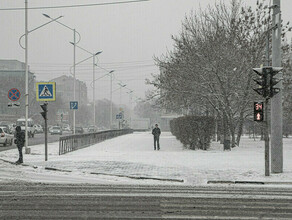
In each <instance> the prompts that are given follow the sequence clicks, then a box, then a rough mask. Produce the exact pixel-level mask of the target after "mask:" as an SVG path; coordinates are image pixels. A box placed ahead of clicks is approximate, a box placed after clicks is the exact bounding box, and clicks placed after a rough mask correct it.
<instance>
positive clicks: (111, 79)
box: [94, 65, 114, 128]
mask: <svg viewBox="0 0 292 220" xmlns="http://www.w3.org/2000/svg"><path fill="white" fill-rule="evenodd" d="M96 66H97V67H99V68H100V69H103V70H105V71H106V72H108V73H107V74H105V75H103V76H101V77H99V78H97V79H96V80H99V79H101V78H103V77H105V76H108V75H109V76H110V128H111V127H112V122H113V102H112V99H113V94H112V93H113V91H112V87H113V74H112V73H113V72H114V70H111V71H108V70H107V69H105V68H103V67H101V66H98V65H96ZM96 80H94V81H96Z"/></svg>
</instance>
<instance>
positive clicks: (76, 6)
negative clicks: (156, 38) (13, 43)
mask: <svg viewBox="0 0 292 220" xmlns="http://www.w3.org/2000/svg"><path fill="white" fill-rule="evenodd" d="M145 1H150V0H133V1H124V2H105V3H95V4H81V5H59V6H42V7H31V8H28V9H52V8H79V7H92V6H103V5H117V4H129V3H136V2H145ZM17 10H25V8H0V11H17Z"/></svg>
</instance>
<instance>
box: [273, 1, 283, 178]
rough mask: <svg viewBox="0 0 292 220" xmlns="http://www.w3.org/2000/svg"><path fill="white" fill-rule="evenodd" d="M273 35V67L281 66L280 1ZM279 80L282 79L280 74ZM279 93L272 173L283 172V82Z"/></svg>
mask: <svg viewBox="0 0 292 220" xmlns="http://www.w3.org/2000/svg"><path fill="white" fill-rule="evenodd" d="M272 32H273V34H272V66H274V67H280V66H281V10H280V0H273V31H272ZM277 78H280V79H281V78H282V74H281V73H280V74H278V76H277ZM277 87H278V88H280V91H279V93H278V94H277V95H276V96H274V97H273V98H272V99H271V171H272V173H282V172H283V134H282V133H283V128H282V126H283V119H282V115H283V107H282V88H283V85H282V81H280V82H279V84H278V86H277Z"/></svg>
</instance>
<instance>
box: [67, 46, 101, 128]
mask: <svg viewBox="0 0 292 220" xmlns="http://www.w3.org/2000/svg"><path fill="white" fill-rule="evenodd" d="M70 44H72V45H74V43H73V42H70ZM75 46H76V47H78V48H80V49H81V50H83V51H85V52H87V53H89V54H91V56H90V57H88V58H86V59H84V60H82V61H80V62H78V63H76V64H75V66H77V65H78V64H80V63H83V62H85V61H86V60H89V59H91V58H93V65H92V78H93V80H92V82H93V92H92V99H93V124H94V125H96V119H95V65H96V64H95V57H96V56H97V55H99V54H101V53H102V51H98V52H96V53H91V52H89V51H87V50H85V49H84V48H82V47H80V46H77V45H75ZM70 72H71V70H70Z"/></svg>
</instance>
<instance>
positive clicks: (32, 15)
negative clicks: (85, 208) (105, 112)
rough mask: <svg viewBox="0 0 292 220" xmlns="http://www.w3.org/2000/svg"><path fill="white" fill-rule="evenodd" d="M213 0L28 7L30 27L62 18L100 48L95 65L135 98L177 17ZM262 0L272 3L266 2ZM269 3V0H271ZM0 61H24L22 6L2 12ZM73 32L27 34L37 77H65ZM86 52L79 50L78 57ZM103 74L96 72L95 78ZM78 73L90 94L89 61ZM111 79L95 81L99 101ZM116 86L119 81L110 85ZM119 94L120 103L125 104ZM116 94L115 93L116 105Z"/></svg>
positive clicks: (65, 0)
mask: <svg viewBox="0 0 292 220" xmlns="http://www.w3.org/2000/svg"><path fill="white" fill-rule="evenodd" d="M118 1H120V2H122V1H126V0H70V1H69V0H50V1H47V0H28V3H29V7H39V6H59V5H75V4H87V3H89V4H92V3H109V2H118ZM215 2H216V0H150V1H147V2H141V3H129V4H117V5H106V6H93V7H78V8H60V9H38V10H29V25H28V26H29V30H31V29H33V28H35V27H37V26H40V25H42V24H43V23H45V22H47V21H48V19H47V18H45V17H44V16H43V15H42V13H46V14H48V15H50V16H51V17H54V18H55V17H58V16H60V15H62V16H64V17H63V18H61V19H60V20H59V21H60V22H63V23H64V24H66V25H68V26H70V27H72V28H75V29H76V30H77V31H78V32H79V33H80V34H81V41H80V43H79V44H78V45H79V46H81V47H83V48H85V49H87V50H89V51H91V52H97V51H100V50H102V51H103V53H102V54H100V55H99V56H98V57H99V65H100V66H102V67H104V68H106V69H108V70H112V69H113V70H115V78H116V79H118V80H121V81H123V82H124V83H125V84H127V87H128V88H130V89H132V90H133V91H134V94H135V96H136V97H142V98H143V97H144V94H145V91H146V90H147V89H150V87H149V86H146V85H145V78H149V77H150V74H151V73H157V72H158V69H157V67H155V66H154V63H153V56H154V55H156V56H160V55H161V54H163V53H165V52H166V51H167V49H169V50H171V49H172V43H173V42H172V41H171V35H172V34H174V35H175V34H177V33H179V31H180V29H181V21H182V20H183V19H184V17H185V15H186V14H189V13H190V11H191V10H192V9H194V10H197V9H198V8H199V7H200V6H201V7H202V8H205V7H206V6H207V5H208V4H211V5H212V4H214V3H215ZM243 2H244V3H245V4H248V5H252V6H255V4H256V0H244V1H243ZM266 2H270V0H267V1H266ZM271 2H272V0H271ZM281 4H282V5H281V7H282V16H283V19H284V21H291V20H292V14H291V12H290V11H291V9H292V1H291V0H282V1H281ZM15 7H17V8H18V7H24V0H13V1H11V0H1V1H0V9H3V8H15ZM0 30H1V41H0V59H16V60H20V61H24V50H23V49H21V47H20V46H19V44H18V39H19V37H20V36H21V35H22V34H24V10H13V11H5V10H1V11H0ZM70 41H73V32H72V31H70V30H69V29H66V28H64V27H63V26H60V25H59V24H57V23H51V24H49V25H47V26H45V27H43V28H41V29H39V30H36V31H35V32H32V33H30V34H29V47H28V48H29V65H30V68H31V70H32V71H33V72H35V73H36V76H37V80H48V79H52V78H54V77H58V76H61V75H63V74H65V75H69V69H70V66H72V64H73V46H72V45H71V44H69V42H70ZM88 56H90V55H89V54H87V53H85V52H83V51H82V50H79V49H77V51H76V61H77V62H78V61H80V60H83V59H85V58H87V57H88ZM105 73H106V72H105V71H104V70H101V69H97V70H96V77H99V76H102V75H103V74H105ZM76 77H77V78H78V79H80V80H82V81H85V82H86V83H87V85H88V88H89V90H88V96H89V98H90V99H91V97H92V90H91V87H90V85H89V84H90V82H91V81H92V60H89V61H87V62H86V63H84V64H83V65H79V66H78V67H76ZM109 85H110V83H109V78H108V77H106V78H103V79H102V80H100V81H97V83H96V87H97V88H96V97H97V99H101V98H109ZM113 85H114V88H113V89H116V88H118V85H117V81H115V82H114V83H113ZM125 91H126V90H124V92H123V96H124V98H123V99H122V102H124V103H126V102H128V96H126V95H125V94H126V93H125ZM119 95H120V93H119V92H115V93H114V94H113V98H114V101H115V102H117V103H118V100H119V97H120V96H119Z"/></svg>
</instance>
